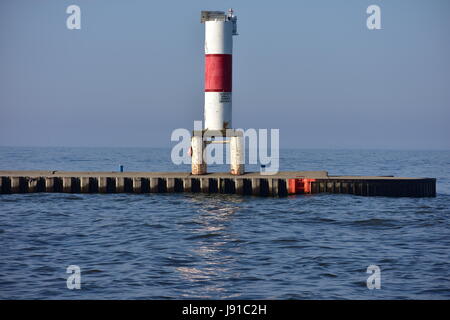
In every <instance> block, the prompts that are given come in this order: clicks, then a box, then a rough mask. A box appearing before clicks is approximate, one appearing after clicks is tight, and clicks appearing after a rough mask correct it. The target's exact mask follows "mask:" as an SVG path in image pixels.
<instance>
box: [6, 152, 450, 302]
mask: <svg viewBox="0 0 450 320" xmlns="http://www.w3.org/2000/svg"><path fill="white" fill-rule="evenodd" d="M281 155H282V156H283V157H282V159H281V160H280V161H281V169H282V170H323V169H325V170H328V171H329V173H330V174H333V175H335V174H364V175H366V174H367V175H372V174H373V175H391V174H392V175H398V176H420V177H425V176H426V177H436V178H438V186H437V193H438V195H437V197H436V198H384V197H373V198H367V197H358V196H352V195H328V194H320V195H313V196H293V197H288V198H284V199H283V198H281V199H278V198H256V197H239V196H234V195H202V194H195V195H194V194H145V195H143V194H83V195H77V194H56V193H55V194H45V193H43V194H42V193H41V194H13V195H0V243H1V246H0V257H1V258H0V298H2V299H25V298H27V299H37V298H40V299H109V298H115V299H134V298H136V299H156V298H220V299H221V298H237V299H253V298H259V299H267V298H268V299H313V298H318V299H322V298H331V299H333V298H339V299H346V298H348V299H362V298H364V299H386V298H394V299H405V298H408V299H417V298H431V299H448V298H450V232H449V231H450V228H449V227H450V173H449V172H450V170H449V169H450V152H448V151H352V150H283V151H281ZM119 164H123V165H124V166H125V170H129V171H174V170H178V171H186V170H188V169H189V168H188V167H186V166H182V167H176V166H174V165H172V164H171V163H170V150H165V149H145V148H142V149H139V148H136V149H134V148H102V149H93V148H6V147H2V148H0V170H6V169H14V170H21V169H22V170H23V169H28V170H31V169H43V170H44V169H47V170H103V171H112V170H117V168H118V165H119ZM220 169H223V168H220V167H219V168H216V170H220ZM371 264H375V265H378V266H379V267H380V268H381V289H380V290H369V289H368V288H367V286H366V280H367V277H368V276H369V275H368V274H367V273H366V269H367V267H368V266H369V265H371ZM69 265H78V266H80V268H81V281H82V283H81V286H82V288H81V290H69V289H67V287H66V279H67V276H68V274H66V268H67V266H69Z"/></svg>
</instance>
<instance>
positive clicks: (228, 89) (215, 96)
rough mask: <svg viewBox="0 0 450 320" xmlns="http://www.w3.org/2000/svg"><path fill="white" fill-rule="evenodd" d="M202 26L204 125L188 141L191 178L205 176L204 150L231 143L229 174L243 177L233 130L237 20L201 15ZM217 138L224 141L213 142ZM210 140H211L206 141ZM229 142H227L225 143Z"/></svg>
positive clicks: (240, 152) (210, 13) (215, 13)
mask: <svg viewBox="0 0 450 320" xmlns="http://www.w3.org/2000/svg"><path fill="white" fill-rule="evenodd" d="M201 22H202V23H204V24H205V123H204V129H203V130H201V131H199V130H197V131H195V130H194V136H193V137H192V140H191V150H192V174H205V173H206V172H207V165H206V159H205V155H204V150H205V148H206V146H207V145H208V144H210V143H214V142H217V143H230V165H231V168H230V172H231V174H234V175H240V174H243V173H244V163H243V150H244V146H243V138H242V133H240V132H238V131H236V130H232V125H231V120H232V71H233V63H232V61H233V36H235V35H237V25H236V22H237V18H236V17H235V16H234V15H233V10H232V9H230V10H228V12H227V13H225V12H223V11H202V13H201ZM217 137H222V138H225V140H216V141H213V140H215V138H217ZM209 139H210V140H209ZM227 139H229V140H227Z"/></svg>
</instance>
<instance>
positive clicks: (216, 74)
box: [205, 54, 233, 92]
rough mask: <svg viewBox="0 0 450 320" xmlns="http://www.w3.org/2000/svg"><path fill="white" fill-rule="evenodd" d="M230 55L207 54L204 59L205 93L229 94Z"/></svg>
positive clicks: (230, 82)
mask: <svg viewBox="0 0 450 320" xmlns="http://www.w3.org/2000/svg"><path fill="white" fill-rule="evenodd" d="M232 60H233V59H232V55H231V54H207V55H206V59H205V92H231V88H232V70H233V68H232Z"/></svg>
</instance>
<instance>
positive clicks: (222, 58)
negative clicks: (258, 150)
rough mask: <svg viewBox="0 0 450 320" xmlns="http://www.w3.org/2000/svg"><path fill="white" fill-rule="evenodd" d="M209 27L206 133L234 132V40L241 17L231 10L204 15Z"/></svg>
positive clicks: (209, 12)
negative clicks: (213, 131)
mask: <svg viewBox="0 0 450 320" xmlns="http://www.w3.org/2000/svg"><path fill="white" fill-rule="evenodd" d="M201 22H202V23H204V24H205V124H204V129H205V130H225V129H231V128H232V126H231V121H232V93H231V92H232V69H233V67H232V61H233V58H232V57H233V36H234V35H237V25H236V22H237V17H235V16H234V15H233V10H232V9H230V10H229V11H228V12H227V13H225V12H223V11H202V13H201Z"/></svg>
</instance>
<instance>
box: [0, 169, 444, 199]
mask: <svg viewBox="0 0 450 320" xmlns="http://www.w3.org/2000/svg"><path fill="white" fill-rule="evenodd" d="M31 192H66V193H171V192H193V193H198V192H202V193H228V194H239V195H254V196H269V197H273V196H275V197H283V196H288V195H293V194H317V193H343V194H353V195H360V196H388V197H435V196H436V179H434V178H398V177H392V176H386V177H385V176H330V175H328V173H327V172H326V171H290V172H279V173H278V174H276V175H270V176H267V175H261V174H260V173H251V172H249V173H244V174H242V175H239V176H236V175H232V174H231V173H208V174H203V175H192V174H190V173H184V172H67V171H0V193H3V194H8V193H31Z"/></svg>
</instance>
